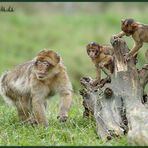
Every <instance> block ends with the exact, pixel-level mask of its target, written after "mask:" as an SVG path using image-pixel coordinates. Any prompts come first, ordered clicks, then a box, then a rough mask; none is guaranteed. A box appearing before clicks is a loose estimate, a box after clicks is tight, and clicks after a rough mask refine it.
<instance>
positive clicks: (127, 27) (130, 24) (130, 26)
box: [121, 18, 138, 36]
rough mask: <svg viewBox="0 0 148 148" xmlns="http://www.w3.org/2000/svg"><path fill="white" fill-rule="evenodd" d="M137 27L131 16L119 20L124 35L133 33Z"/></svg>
mask: <svg viewBox="0 0 148 148" xmlns="http://www.w3.org/2000/svg"><path fill="white" fill-rule="evenodd" d="M137 27H138V24H137V23H136V22H135V20H134V19H132V18H128V19H125V20H123V19H122V20H121V30H122V31H123V32H125V34H126V36H130V35H132V34H134V33H135V31H136V30H137Z"/></svg>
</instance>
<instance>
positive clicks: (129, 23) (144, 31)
mask: <svg viewBox="0 0 148 148" xmlns="http://www.w3.org/2000/svg"><path fill="white" fill-rule="evenodd" d="M121 30H122V31H121V32H120V33H119V34H117V35H115V37H120V38H121V37H123V36H124V35H126V36H130V35H131V36H132V38H133V40H134V42H135V43H134V46H133V48H132V49H131V51H130V52H129V53H128V54H127V55H126V60H129V59H130V58H131V57H135V56H136V55H137V53H138V50H139V49H140V48H141V47H142V46H143V43H144V42H148V25H145V24H141V23H139V22H136V21H135V20H134V19H132V18H128V19H125V20H121Z"/></svg>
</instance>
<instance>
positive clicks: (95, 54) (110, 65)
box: [86, 42, 114, 81]
mask: <svg viewBox="0 0 148 148" xmlns="http://www.w3.org/2000/svg"><path fill="white" fill-rule="evenodd" d="M86 50H87V54H88V56H89V57H90V58H91V60H92V62H93V63H94V64H95V66H96V73H97V77H96V78H97V80H99V81H100V80H101V68H102V67H105V68H107V69H108V70H109V71H110V73H113V71H114V61H113V48H111V47H110V46H101V45H99V44H97V43H95V42H92V43H89V44H88V45H87V46H86Z"/></svg>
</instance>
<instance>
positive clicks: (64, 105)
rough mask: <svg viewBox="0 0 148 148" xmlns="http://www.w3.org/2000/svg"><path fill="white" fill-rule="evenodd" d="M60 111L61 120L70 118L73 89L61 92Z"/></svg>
mask: <svg viewBox="0 0 148 148" xmlns="http://www.w3.org/2000/svg"><path fill="white" fill-rule="evenodd" d="M60 97H61V100H60V112H59V115H58V118H59V120H60V121H62V122H65V121H66V120H67V118H68V111H69V109H70V106H71V102H72V92H71V90H69V91H68V90H67V91H61V92H60Z"/></svg>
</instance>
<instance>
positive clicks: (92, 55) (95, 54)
mask: <svg viewBox="0 0 148 148" xmlns="http://www.w3.org/2000/svg"><path fill="white" fill-rule="evenodd" d="M87 53H88V55H89V57H90V58H92V59H94V58H96V57H98V55H99V50H98V49H97V48H90V49H88V50H87Z"/></svg>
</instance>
